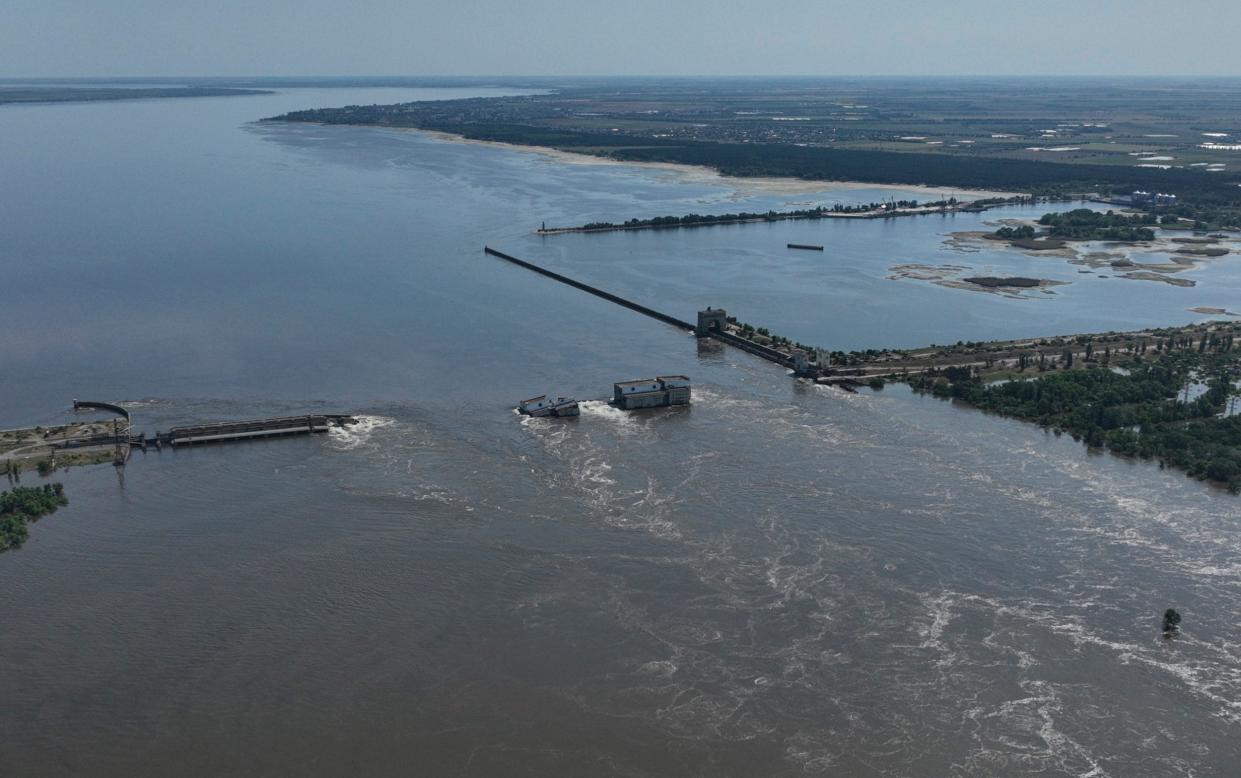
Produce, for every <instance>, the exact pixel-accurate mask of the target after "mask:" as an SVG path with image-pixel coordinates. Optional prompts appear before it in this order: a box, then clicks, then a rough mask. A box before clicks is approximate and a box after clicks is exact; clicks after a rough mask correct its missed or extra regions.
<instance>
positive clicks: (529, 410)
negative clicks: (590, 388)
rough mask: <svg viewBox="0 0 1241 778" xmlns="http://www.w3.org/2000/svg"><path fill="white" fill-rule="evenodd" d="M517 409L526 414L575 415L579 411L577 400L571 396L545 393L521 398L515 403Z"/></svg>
mask: <svg viewBox="0 0 1241 778" xmlns="http://www.w3.org/2000/svg"><path fill="white" fill-rule="evenodd" d="M517 410H519V411H521V412H522V413H524V414H526V415H527V416H577V415H578V414H580V413H581V410H580V409H579V408H578V405H577V400H574V399H573V398H572V397H551V396H549V395H546V394H540V395H539V396H538V397H531V398H530V399H528V400H522V401H521V402H520V403H519V404H518V405H517Z"/></svg>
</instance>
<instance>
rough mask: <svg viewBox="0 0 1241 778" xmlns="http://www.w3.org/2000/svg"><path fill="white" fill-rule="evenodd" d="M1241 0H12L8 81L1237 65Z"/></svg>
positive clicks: (5, 29) (1144, 69)
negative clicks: (30, 78) (78, 77)
mask: <svg viewBox="0 0 1241 778" xmlns="http://www.w3.org/2000/svg"><path fill="white" fill-rule="evenodd" d="M1238 35H1241V2H1238V1H1237V0H1180V2H1168V1H1167V0H1161V2H1154V1H1153V0H1152V1H1148V0H1071V1H1070V0H1027V2H1013V1H1012V0H857V1H856V2H840V1H839V0H768V1H767V2H762V1H761V0H746V1H745V2H737V1H736V0H577V2H552V1H551V0H455V1H452V2H429V1H428V0H351V1H350V0H207V1H206V2H201V1H200V2H193V3H191V2H187V1H186V0H0V76H7V77H18V76H72V75H82V76H107V75H455V74H460V75H510V74H511V75H542V74H555V75H573V74H807V75H833V74H841V75H853V74H919V73H925V74H1135V75H1146V74H1175V75H1184V74H1206V75H1241V45H1238V42H1237V41H1238Z"/></svg>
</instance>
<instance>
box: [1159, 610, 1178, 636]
mask: <svg viewBox="0 0 1241 778" xmlns="http://www.w3.org/2000/svg"><path fill="white" fill-rule="evenodd" d="M1180 624H1181V614H1179V613H1177V612H1176V609H1175V608H1168V609H1167V610H1166V611H1164V612H1163V634H1164V636H1165V637H1171V636H1172V635H1175V634H1176V633H1177V631H1178V630H1180V628H1181V627H1180Z"/></svg>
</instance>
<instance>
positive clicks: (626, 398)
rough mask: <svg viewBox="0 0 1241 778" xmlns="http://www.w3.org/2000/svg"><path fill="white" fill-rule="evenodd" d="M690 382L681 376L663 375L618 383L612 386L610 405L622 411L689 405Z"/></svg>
mask: <svg viewBox="0 0 1241 778" xmlns="http://www.w3.org/2000/svg"><path fill="white" fill-rule="evenodd" d="M689 401H690V381H689V379H688V378H686V377H685V376H683V375H665V376H656V377H655V378H639V379H636V380H633V381H619V382H617V383H615V384H613V385H612V404H613V405H615V406H616V407H617V408H620V409H621V410H624V411H632V410H637V409H638V408H659V407H663V406H667V405H689Z"/></svg>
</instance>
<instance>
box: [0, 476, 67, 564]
mask: <svg viewBox="0 0 1241 778" xmlns="http://www.w3.org/2000/svg"><path fill="white" fill-rule="evenodd" d="M68 504H69V500H68V498H66V497H65V489H64V487H63V486H62V485H61V484H59V483H55V484H44V485H43V486H15V487H13V488H12V489H11V490H9V491H5V492H0V551H8V550H9V549H15V548H21V545H22V544H23V543H25V542H26V539H27V538H29V536H30V529H29V527H28V526H27V525H29V524H31V523H33V522H35V521H37V520H38V519H39V518H41V517H43V516H46V515H47V514H49V513H53V512H55V511H56V509H57V508H59V507H61V506H62V505H68Z"/></svg>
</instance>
